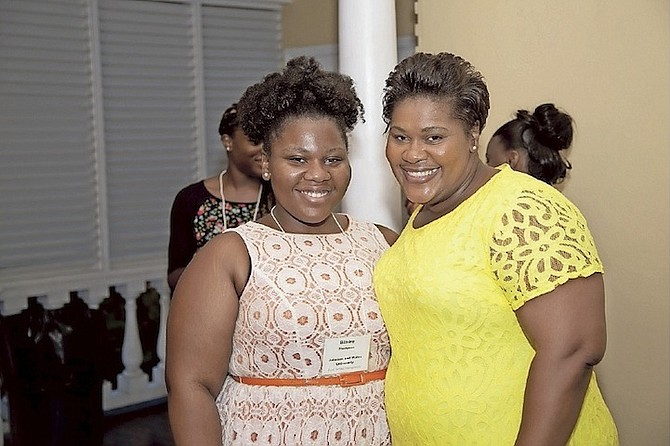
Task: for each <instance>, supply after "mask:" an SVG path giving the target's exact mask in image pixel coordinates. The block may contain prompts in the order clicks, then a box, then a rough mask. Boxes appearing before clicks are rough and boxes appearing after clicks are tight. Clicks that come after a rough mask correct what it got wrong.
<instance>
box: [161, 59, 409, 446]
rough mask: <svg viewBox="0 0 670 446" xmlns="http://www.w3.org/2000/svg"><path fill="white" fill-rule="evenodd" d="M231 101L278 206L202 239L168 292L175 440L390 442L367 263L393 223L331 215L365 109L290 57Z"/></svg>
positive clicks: (342, 83) (383, 352)
mask: <svg viewBox="0 0 670 446" xmlns="http://www.w3.org/2000/svg"><path fill="white" fill-rule="evenodd" d="M239 110H240V119H241V125H242V128H243V129H244V132H245V133H246V134H247V135H249V137H250V138H251V139H252V140H255V141H262V142H263V162H262V165H263V168H262V170H263V178H265V179H267V180H270V181H271V184H272V189H273V192H274V196H275V199H276V205H275V206H274V207H272V209H271V211H270V213H269V215H265V216H264V217H262V218H261V219H259V220H258V221H257V222H250V223H247V224H245V225H242V226H239V227H237V228H234V229H229V230H228V231H226V232H224V233H223V234H221V235H219V236H217V237H215V238H214V239H213V240H212V241H210V242H209V243H208V244H207V245H206V246H205V247H204V248H202V249H201V250H200V251H199V252H198V253H197V254H196V256H195V257H194V259H193V261H192V262H191V263H190V264H189V266H188V268H187V269H186V271H185V272H184V275H183V276H182V279H181V280H180V281H179V284H178V286H177V289H176V290H175V293H174V297H173V299H172V304H171V307H170V313H169V316H168V328H167V355H166V377H167V385H168V409H169V418H170V424H171V427H172V431H173V435H174V438H175V442H176V444H177V445H199V446H207V445H221V444H225V445H227V446H228V445H249V444H264V445H308V444H309V445H324V446H325V445H336V444H337V445H350V446H358V445H373V446H376V445H390V434H389V431H388V425H387V422H386V412H385V409H384V376H385V374H386V366H387V364H388V361H389V357H390V342H389V339H388V335H387V333H386V327H385V325H384V322H383V320H382V318H381V315H380V311H379V306H378V304H377V300H376V298H375V295H374V291H373V287H372V271H373V267H374V264H375V263H376V262H377V260H378V259H379V257H380V256H381V254H382V253H383V252H384V250H386V249H387V248H388V247H389V244H390V243H392V242H393V241H394V240H395V238H396V237H397V234H395V233H394V232H393V231H391V230H389V229H387V228H384V227H378V226H376V225H374V224H372V223H364V222H361V221H357V220H354V219H352V218H351V217H350V216H348V215H346V214H335V213H334V211H335V209H337V208H338V206H339V205H340V202H341V200H342V197H343V196H344V194H345V192H346V190H347V187H348V185H349V182H350V180H351V166H350V164H349V159H348V136H347V135H348V133H349V132H350V131H351V130H352V129H353V128H354V126H355V125H356V123H357V122H358V121H359V119H362V117H363V105H362V103H361V101H360V100H359V98H358V97H357V96H356V92H355V90H354V87H353V81H352V80H351V78H349V77H347V76H344V75H341V74H338V73H333V72H327V71H323V70H322V69H321V68H320V66H319V65H318V64H317V62H316V61H315V60H314V59H313V58H306V57H300V58H297V59H292V60H290V61H289V62H288V64H287V66H286V67H285V68H284V70H283V71H281V72H276V73H271V74H268V75H267V76H266V77H265V79H264V80H263V81H262V82H260V83H259V84H256V85H254V86H251V87H249V88H248V89H247V90H246V92H245V93H244V95H243V96H242V98H241V100H240V103H239ZM231 259H234V261H233V260H231Z"/></svg>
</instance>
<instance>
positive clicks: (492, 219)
mask: <svg viewBox="0 0 670 446" xmlns="http://www.w3.org/2000/svg"><path fill="white" fill-rule="evenodd" d="M412 224H413V217H412V218H410V221H409V222H408V224H407V226H406V227H405V229H404V230H403V232H402V234H401V235H400V238H399V239H398V240H397V241H396V243H395V244H394V245H393V246H392V247H391V248H390V249H389V250H387V251H386V253H384V255H383V256H382V258H381V259H380V261H379V262H378V264H377V266H376V268H375V272H374V284H375V292H376V293H377V297H378V300H379V304H380V307H381V310H382V315H383V317H384V320H385V322H386V326H387V329H388V332H389V336H390V338H391V348H392V355H391V362H390V365H389V369H388V373H387V377H386V407H387V416H388V419H389V426H390V429H391V435H392V439H393V445H394V446H405V445H407V446H421V445H439V446H448V445H454V446H463V445H493V446H504V445H512V444H514V440H515V438H516V434H517V432H518V428H519V424H520V421H521V411H522V405H523V395H524V390H525V383H526V377H527V373H528V367H529V365H530V362H531V360H532V358H533V349H532V348H531V346H530V345H529V343H528V341H527V339H526V337H525V336H524V334H523V332H522V330H521V327H520V326H519V323H518V322H517V319H516V316H515V314H514V310H516V309H518V308H519V307H521V306H522V305H523V304H524V303H525V302H527V301H528V300H530V299H533V298H534V297H537V296H539V295H541V294H545V293H547V292H549V291H551V290H553V289H554V288H555V287H557V286H559V285H561V284H563V283H565V282H566V281H568V280H570V279H572V278H576V277H580V276H589V275H591V274H593V273H595V272H602V270H603V269H602V264H601V262H600V259H599V258H598V253H597V251H596V247H595V245H594V242H593V238H592V237H591V234H590V232H589V229H588V227H587V224H586V221H585V220H584V217H583V216H582V214H581V213H580V212H579V210H578V209H577V208H576V207H575V206H574V205H573V204H572V203H570V201H569V200H568V199H566V198H565V197H564V196H563V195H562V194H561V193H560V192H558V191H557V190H556V189H554V188H553V187H551V186H549V185H546V184H544V183H541V182H540V181H537V180H535V179H533V178H531V177H530V176H528V175H525V174H521V173H518V172H514V171H512V170H511V169H509V168H508V167H504V168H502V171H501V172H499V173H498V174H496V175H495V176H494V177H493V178H492V179H491V180H490V181H489V182H488V183H486V184H485V185H484V186H483V187H481V188H480V189H479V190H478V191H477V192H476V193H475V194H474V195H472V196H471V197H470V198H468V199H467V200H466V201H464V202H463V203H461V205H459V206H458V207H457V208H456V209H455V210H453V211H452V212H450V213H449V214H447V215H445V216H443V217H441V218H440V219H438V220H435V221H433V222H431V223H429V224H427V225H425V226H423V227H421V228H418V229H415V228H413V227H412ZM569 444H570V445H589V446H595V445H598V446H600V445H616V444H618V440H617V433H616V427H615V425H614V422H613V420H612V417H611V415H610V413H609V410H608V409H607V407H606V406H605V403H604V401H603V399H602V397H601V394H600V391H599V389H598V385H597V383H596V379H595V374H594V375H593V376H592V379H591V382H590V385H589V388H588V391H587V395H586V398H585V402H584V405H583V409H582V412H581V414H580V417H579V420H578V422H577V426H576V427H575V430H574V432H573V435H572V438H571V441H570V443H569Z"/></svg>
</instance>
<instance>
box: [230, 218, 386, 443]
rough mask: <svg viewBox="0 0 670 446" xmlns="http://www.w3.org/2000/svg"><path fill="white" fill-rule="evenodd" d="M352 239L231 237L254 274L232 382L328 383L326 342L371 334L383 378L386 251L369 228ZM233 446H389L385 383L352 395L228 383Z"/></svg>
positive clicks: (244, 232)
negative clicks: (380, 279) (377, 274)
mask: <svg viewBox="0 0 670 446" xmlns="http://www.w3.org/2000/svg"><path fill="white" fill-rule="evenodd" d="M349 221H350V224H349V227H348V228H347V230H346V231H345V234H314V235H307V234H284V233H281V232H279V231H276V230H273V229H271V228H268V227H266V226H264V225H261V224H258V223H249V224H246V225H244V226H240V227H239V228H236V229H234V231H235V232H237V233H238V234H239V235H240V236H241V237H242V238H243V240H244V241H245V244H246V245H247V249H248V251H249V256H250V259H251V264H252V272H251V275H250V277H249V280H248V283H247V286H246V288H245V289H244V291H243V293H242V295H241V297H240V305H239V311H238V318H237V322H236V326H235V332H234V335H233V350H232V354H231V359H230V364H229V373H230V374H232V375H236V376H245V377H263V378H280V379H281V378H313V377H319V376H322V372H321V370H322V360H323V346H324V343H325V340H326V339H328V338H340V337H348V336H359V335H363V334H369V335H370V336H371V342H370V353H369V359H368V370H369V371H374V370H380V369H386V367H387V365H388V361H389V357H390V342H389V339H388V335H387V333H386V327H385V325H384V322H383V320H382V318H381V314H380V310H379V306H378V304H377V301H376V298H375V295H374V292H373V287H372V270H373V267H374V265H375V263H376V261H377V260H378V258H379V257H380V256H381V254H382V252H383V251H384V250H385V249H386V248H388V244H387V243H386V241H385V240H384V237H383V236H382V234H381V233H380V232H379V230H378V229H377V228H376V227H375V226H374V225H372V224H367V223H360V222H356V221H353V220H351V219H349ZM217 405H218V407H219V413H220V418H221V423H222V430H223V444H226V445H248V444H263V445H351V446H354V445H356V446H358V445H388V444H390V434H389V432H388V426H387V422H386V414H385V410H384V382H383V381H381V380H380V381H372V382H369V383H366V384H363V385H358V386H352V387H339V386H302V387H268V386H251V385H246V384H240V383H238V382H236V381H234V380H233V379H231V378H230V377H228V378H227V379H226V381H225V384H224V386H223V389H222V391H221V393H220V395H219V397H218V398H217Z"/></svg>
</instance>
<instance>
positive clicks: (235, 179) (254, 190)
mask: <svg viewBox="0 0 670 446" xmlns="http://www.w3.org/2000/svg"><path fill="white" fill-rule="evenodd" d="M222 181H223V191H224V194H225V195H226V200H227V201H233V202H236V203H251V202H255V201H256V199H257V197H258V190H259V188H260V187H261V180H260V178H255V177H250V176H249V175H247V174H245V173H242V172H240V171H239V170H235V169H230V170H226V171H225V173H224V174H223V177H222ZM205 183H206V184H205V186H206V187H207V189H208V190H209V191H210V192H214V195H216V196H217V197H219V198H221V197H220V196H219V195H220V193H219V175H216V176H214V177H211V178H208V179H207V180H206V182H205Z"/></svg>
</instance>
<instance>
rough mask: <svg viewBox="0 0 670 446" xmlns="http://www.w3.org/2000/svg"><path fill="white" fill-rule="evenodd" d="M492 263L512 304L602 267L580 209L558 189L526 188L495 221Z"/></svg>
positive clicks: (598, 270)
mask: <svg viewBox="0 0 670 446" xmlns="http://www.w3.org/2000/svg"><path fill="white" fill-rule="evenodd" d="M491 265H492V270H493V275H494V277H495V279H496V280H497V282H498V284H499V285H500V287H501V288H502V289H503V291H504V293H505V296H506V297H507V300H508V301H509V303H510V305H511V306H512V309H514V310H517V309H518V308H519V307H521V306H522V305H523V304H524V303H526V302H527V301H529V300H530V299H533V298H535V297H537V296H540V295H542V294H545V293H548V292H550V291H552V290H553V289H555V288H556V287H557V286H559V285H562V284H563V283H565V282H567V281H568V280H570V279H574V278H577V277H587V276H590V275H591V274H593V273H595V272H602V271H603V267H602V263H601V261H600V258H599V257H598V252H597V250H596V246H595V243H594V242H593V237H592V236H591V233H590V231H589V228H588V226H587V224H586V220H585V219H584V216H583V215H582V214H581V212H580V211H579V210H578V209H577V208H576V207H575V206H574V205H573V204H572V203H571V202H570V201H569V200H568V199H567V198H565V197H564V196H563V195H561V194H560V193H559V192H556V194H550V195H549V196H546V195H545V194H543V193H539V192H537V191H530V190H528V191H523V192H522V193H521V194H519V196H518V197H517V199H516V202H515V203H513V205H512V206H511V207H510V208H509V209H508V210H507V211H506V212H504V213H503V214H502V216H500V219H499V220H498V221H497V224H496V226H495V227H494V231H493V238H492V240H491Z"/></svg>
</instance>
